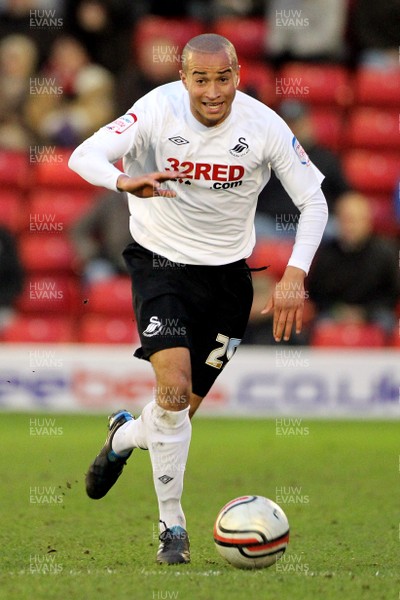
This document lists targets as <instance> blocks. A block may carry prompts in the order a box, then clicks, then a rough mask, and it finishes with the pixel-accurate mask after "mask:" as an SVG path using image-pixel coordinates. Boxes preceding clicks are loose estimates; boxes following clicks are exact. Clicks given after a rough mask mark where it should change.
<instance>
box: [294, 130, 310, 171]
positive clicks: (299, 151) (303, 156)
mask: <svg viewBox="0 0 400 600" xmlns="http://www.w3.org/2000/svg"><path fill="white" fill-rule="evenodd" d="M292 146H293V150H294V151H295V152H296V155H297V158H298V159H299V161H300V162H301V164H302V165H306V167H309V166H310V159H309V158H308V154H307V152H306V151H305V150H304V148H303V146H302V145H301V144H300V142H299V141H298V139H297V138H296V136H295V135H294V136H293V139H292Z"/></svg>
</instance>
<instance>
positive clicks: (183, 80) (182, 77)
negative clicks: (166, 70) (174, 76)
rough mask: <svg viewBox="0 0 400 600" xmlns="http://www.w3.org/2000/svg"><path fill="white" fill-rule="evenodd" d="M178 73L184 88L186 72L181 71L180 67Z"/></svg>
mask: <svg viewBox="0 0 400 600" xmlns="http://www.w3.org/2000/svg"><path fill="white" fill-rule="evenodd" d="M179 75H180V78H181V81H182V83H183V85H184V86H185V88H186V89H187V78H186V73H185V71H183V70H182V69H181V70H180V71H179Z"/></svg>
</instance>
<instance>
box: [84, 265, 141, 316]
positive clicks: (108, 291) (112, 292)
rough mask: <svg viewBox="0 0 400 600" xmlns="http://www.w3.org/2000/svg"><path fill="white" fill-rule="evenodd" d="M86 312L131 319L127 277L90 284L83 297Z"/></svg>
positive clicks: (131, 311) (130, 289)
mask: <svg viewBox="0 0 400 600" xmlns="http://www.w3.org/2000/svg"><path fill="white" fill-rule="evenodd" d="M85 303H86V309H87V312H90V313H97V314H103V315H116V316H121V315H127V316H129V317H131V318H132V317H133V308H132V288H131V280H130V278H129V277H128V276H123V275H121V276H115V277H111V278H110V279H106V280H104V281H98V282H95V283H93V284H91V286H90V288H89V289H88V290H87V292H86V297H85Z"/></svg>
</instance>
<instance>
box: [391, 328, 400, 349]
mask: <svg viewBox="0 0 400 600" xmlns="http://www.w3.org/2000/svg"><path fill="white" fill-rule="evenodd" d="M389 345H390V346H391V347H392V348H396V350H397V349H398V350H399V351H400V332H399V331H398V330H395V331H394V332H393V334H392V337H391V338H390V342H389Z"/></svg>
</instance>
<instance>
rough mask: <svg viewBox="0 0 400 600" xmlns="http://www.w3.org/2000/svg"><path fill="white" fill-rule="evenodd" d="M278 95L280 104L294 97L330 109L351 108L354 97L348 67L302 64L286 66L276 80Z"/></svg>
mask: <svg viewBox="0 0 400 600" xmlns="http://www.w3.org/2000/svg"><path fill="white" fill-rule="evenodd" d="M276 95H277V100H278V101H281V100H284V99H286V98H291V99H296V100H301V101H303V102H307V103H308V104H319V105H321V104H326V105H330V106H332V105H333V106H334V105H336V106H347V105H348V104H349V103H350V102H351V97H352V93H351V87H350V82H349V75H348V72H347V70H346V69H345V68H344V67H341V66H339V65H329V64H321V65H310V64H308V63H300V62H293V63H288V64H287V65H285V66H283V67H282V69H281V70H280V72H279V74H278V75H277V77H276Z"/></svg>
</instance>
